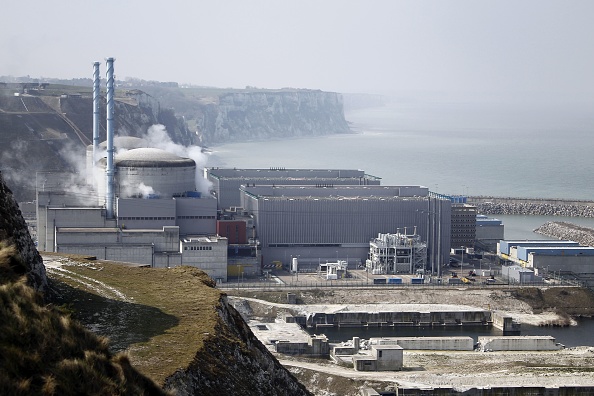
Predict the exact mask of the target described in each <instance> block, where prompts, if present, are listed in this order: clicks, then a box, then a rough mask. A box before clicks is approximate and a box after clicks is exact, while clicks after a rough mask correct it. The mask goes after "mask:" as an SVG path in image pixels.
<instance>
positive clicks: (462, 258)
mask: <svg viewBox="0 0 594 396" xmlns="http://www.w3.org/2000/svg"><path fill="white" fill-rule="evenodd" d="M462 267H464V246H462V257H461V258H460V272H462Z"/></svg>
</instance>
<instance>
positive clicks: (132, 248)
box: [58, 245, 153, 265]
mask: <svg viewBox="0 0 594 396" xmlns="http://www.w3.org/2000/svg"><path fill="white" fill-rule="evenodd" d="M58 252H60V253H67V254H84V255H90V256H96V257H97V259H99V260H112V261H122V262H126V263H137V264H146V265H152V260H153V247H152V246H151V245H144V246H142V245H126V246H123V245H111V246H97V245H76V246H69V245H61V246H59V250H58Z"/></svg>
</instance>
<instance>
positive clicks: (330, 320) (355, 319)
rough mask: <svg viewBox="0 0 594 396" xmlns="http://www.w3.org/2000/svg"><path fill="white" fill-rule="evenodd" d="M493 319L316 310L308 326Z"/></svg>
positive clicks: (486, 317)
mask: <svg viewBox="0 0 594 396" xmlns="http://www.w3.org/2000/svg"><path fill="white" fill-rule="evenodd" d="M490 321H491V312H490V311H485V310H476V311H437V312H336V313H324V312H315V313H311V314H310V315H308V317H307V326H308V327H316V326H317V325H318V324H321V325H333V326H336V327H339V326H353V327H358V326H368V325H376V326H382V325H383V326H420V325H432V324H436V325H459V324H482V323H487V322H490Z"/></svg>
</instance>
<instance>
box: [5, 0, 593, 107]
mask: <svg viewBox="0 0 594 396" xmlns="http://www.w3.org/2000/svg"><path fill="white" fill-rule="evenodd" d="M2 14H3V17H2V23H1V24H0V51H1V56H0V75H13V76H23V75H30V76H31V77H58V78H73V77H92V63H93V61H96V60H100V61H103V60H104V59H105V58H106V57H111V56H113V57H115V58H116V63H115V70H116V76H117V78H118V79H124V78H126V77H137V78H142V79H146V80H158V81H177V82H179V83H192V84H196V85H206V86H216V87H235V88H243V87H245V86H246V85H250V86H256V87H262V88H281V87H294V88H312V89H313V88H315V89H322V90H329V91H338V92H384V93H385V92H395V93H399V92H408V91H430V92H438V93H441V94H443V95H454V96H455V95H469V96H470V97H474V96H476V97H477V98H479V97H490V96H494V97H509V98H512V97H515V96H524V95H533V96H537V97H555V98H562V99H567V100H572V101H573V100H575V101H582V102H594V77H593V74H594V22H593V20H594V1H592V0H583V1H572V0H559V1H550V0H534V1H531V0H511V1H506V0H493V1H479V0H468V1H452V0H435V1H430V0H428V1H422V0H411V1H396V0H378V1H345V0H336V1H324V0H312V1H310V0H299V1H280V0H270V1H254V0H234V1H219V0H209V1H182V0H168V1H163V0H160V1H156V0H117V1H116V0H102V1H95V0H89V1H86V0H76V1H75V0H27V1H16V0H8V1H5V2H4V4H3V5H2ZM101 74H102V75H104V74H105V66H104V64H103V66H102V69H101Z"/></svg>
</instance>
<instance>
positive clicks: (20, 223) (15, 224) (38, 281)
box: [0, 173, 47, 292]
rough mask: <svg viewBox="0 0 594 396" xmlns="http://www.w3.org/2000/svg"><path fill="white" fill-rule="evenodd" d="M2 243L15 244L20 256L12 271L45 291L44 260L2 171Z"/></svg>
mask: <svg viewBox="0 0 594 396" xmlns="http://www.w3.org/2000/svg"><path fill="white" fill-rule="evenodd" d="M0 243H2V244H4V245H5V246H14V247H15V249H16V252H17V254H18V257H19V258H20V260H17V261H16V262H15V263H14V264H13V265H12V271H14V272H15V273H16V274H17V275H26V276H27V279H28V283H29V284H30V285H31V286H32V287H33V288H35V289H36V290H38V291H41V292H43V291H44V290H45V289H46V287H47V277H46V273H45V266H44V265H43V260H42V258H41V256H40V255H39V252H38V251H37V249H36V248H35V244H34V243H33V240H32V239H31V235H30V234H29V230H28V228H27V224H26V223H25V220H24V219H23V216H22V214H21V211H20V210H19V206H18V205H17V203H16V201H15V200H14V198H13V196H12V191H10V189H9V188H8V187H7V186H6V184H5V183H4V180H3V178H2V173H0Z"/></svg>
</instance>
